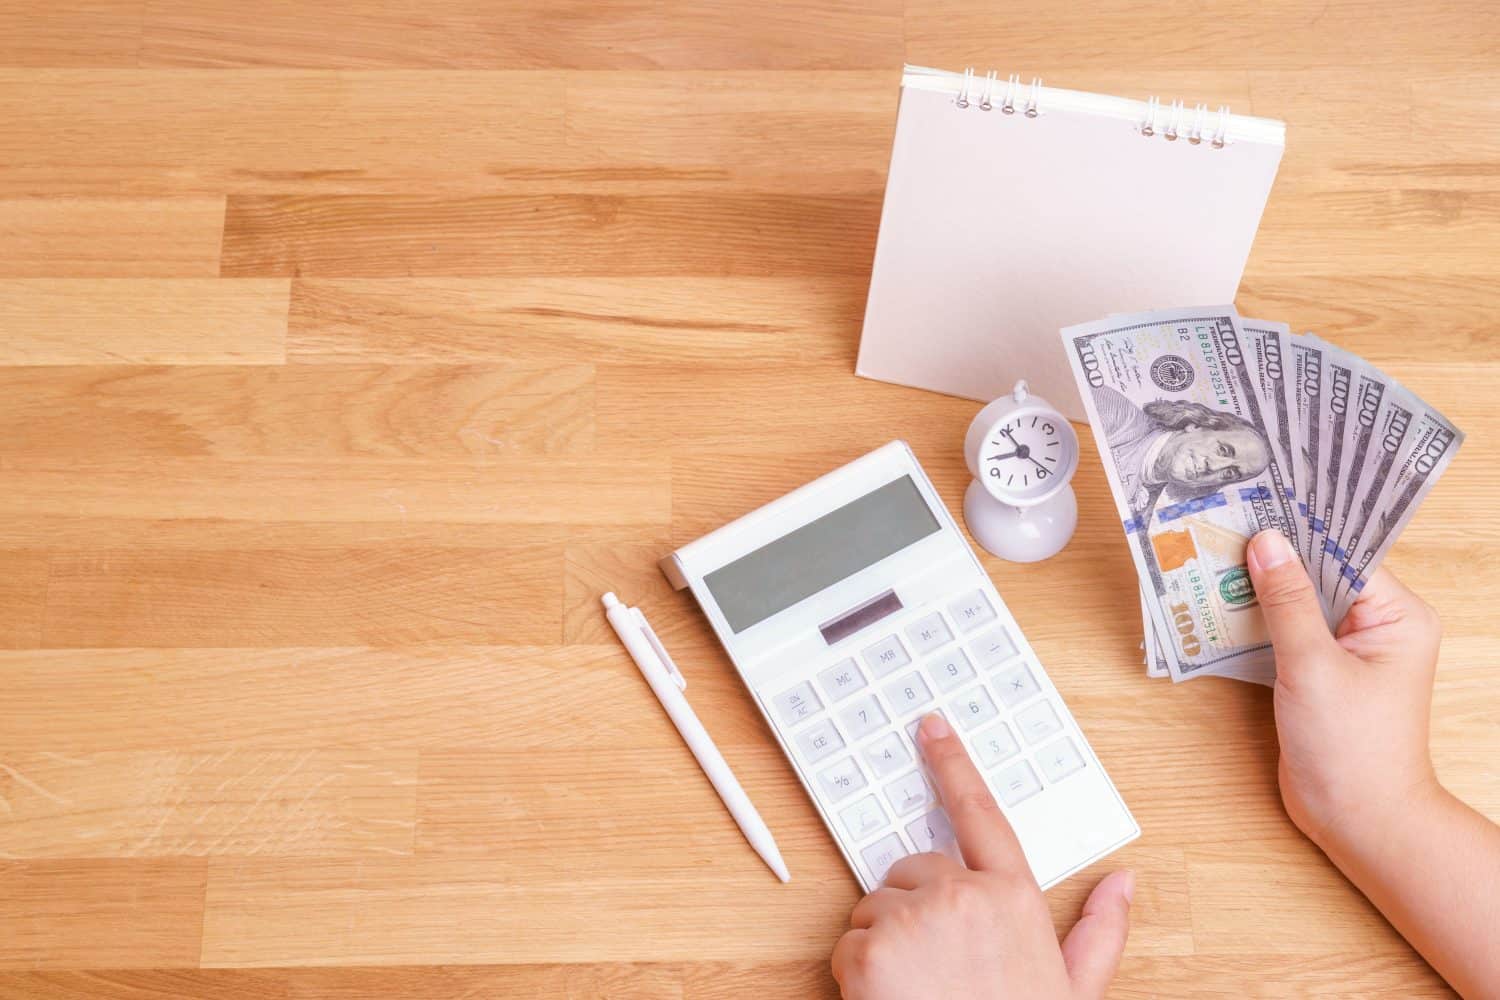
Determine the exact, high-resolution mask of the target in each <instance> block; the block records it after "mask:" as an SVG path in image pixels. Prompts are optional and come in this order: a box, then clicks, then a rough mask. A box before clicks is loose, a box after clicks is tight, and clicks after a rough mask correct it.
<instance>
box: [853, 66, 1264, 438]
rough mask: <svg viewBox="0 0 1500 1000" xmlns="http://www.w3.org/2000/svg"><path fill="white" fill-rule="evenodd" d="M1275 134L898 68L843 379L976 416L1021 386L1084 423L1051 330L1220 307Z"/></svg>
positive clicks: (1245, 247) (1127, 104)
mask: <svg viewBox="0 0 1500 1000" xmlns="http://www.w3.org/2000/svg"><path fill="white" fill-rule="evenodd" d="M986 107H987V109H986ZM1007 107H1008V108H1009V109H1010V110H1009V111H1007V110H1006V108H1007ZM1028 112H1032V114H1028ZM1283 135H1284V128H1283V126H1282V125H1281V123H1280V122H1274V121H1270V120H1267V119H1256V118H1246V117H1243V116H1237V115H1230V114H1229V113H1228V112H1227V109H1214V110H1209V109H1207V108H1205V107H1203V106H1198V107H1194V108H1187V107H1184V106H1182V105H1180V104H1177V103H1174V104H1172V105H1161V104H1159V103H1157V102H1155V101H1149V102H1142V101H1133V100H1127V99H1124V98H1113V97H1106V96H1104V95H1095V94H1084V93H1080V92H1076V91H1065V90H1057V89H1053V88H1046V87H1041V86H1039V85H1037V84H1026V85H1022V84H1019V83H1018V81H1017V80H1016V78H1012V79H1011V80H1010V81H1002V80H998V79H996V78H994V77H976V76H973V75H972V74H955V73H943V72H940V71H935V70H923V69H919V68H915V67H908V68H907V72H906V76H905V79H904V81H903V87H902V93H901V105H900V111H899V113H898V117H897V123H896V137H895V144H894V148H893V150H892V153H891V167H890V175H889V179H888V181H887V185H886V194H885V207H884V210H883V214H882V217H881V221H880V237H879V244H878V247H877V249H876V254H875V264H874V269H873V273H872V275H871V280H870V294H869V300H868V303H867V305H866V311H865V322H864V333H863V335H862V338H861V343H860V352H859V363H858V369H857V370H858V373H859V374H861V375H865V376H868V377H870V378H876V379H881V380H884V381H888V382H897V383H901V384H903V385H911V386H917V387H920V388H924V389H934V390H937V391H939V392H945V393H949V394H952V395H957V396H967V397H969V398H972V399H979V400H989V399H992V398H994V397H996V396H998V395H1000V394H1002V393H1004V392H1008V391H1010V389H1011V387H1012V385H1013V384H1014V383H1015V381H1016V380H1017V379H1020V378H1025V379H1027V380H1028V381H1029V383H1030V385H1031V389H1032V391H1033V392H1035V393H1037V394H1039V395H1041V396H1043V397H1044V398H1046V399H1047V400H1048V401H1050V402H1051V403H1052V404H1053V405H1055V406H1057V407H1058V408H1059V409H1061V410H1062V411H1063V412H1064V413H1065V414H1067V415H1068V416H1069V417H1070V418H1072V419H1074V420H1083V419H1084V413H1083V408H1082V405H1081V403H1080V401H1079V398H1078V392H1077V390H1076V388H1075V387H1074V384H1073V376H1072V374H1071V373H1070V372H1069V370H1068V366H1067V361H1066V359H1065V358H1064V356H1063V353H1062V348H1061V341H1060V340H1059V338H1058V331H1059V329H1061V328H1062V327H1064V326H1067V325H1069V324H1072V323H1079V322H1083V321H1086V320H1090V319H1097V318H1099V317H1101V316H1105V315H1107V314H1109V313H1114V312H1127V311H1134V310H1143V309H1155V308H1164V307H1167V306H1175V305H1195V304H1199V303H1204V302H1229V301H1233V299H1234V295H1235V291H1236V289H1237V288H1238V286H1239V280H1240V273H1241V272H1242V270H1243V269H1244V266H1245V260H1246V258H1247V257H1248V255H1249V253H1250V245H1251V242H1252V241H1253V239H1254V237H1255V230H1256V227H1257V226H1258V225H1259V222H1260V216H1261V211H1262V209H1263V208H1264V206H1265V202H1266V197H1267V195H1268V193H1269V192H1270V188H1271V183H1272V181H1273V180H1274V179H1275V176H1276V168H1277V165H1278V163H1279V162H1280V159H1281V152H1282V148H1283Z"/></svg>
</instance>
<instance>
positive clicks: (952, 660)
mask: <svg viewBox="0 0 1500 1000" xmlns="http://www.w3.org/2000/svg"><path fill="white" fill-rule="evenodd" d="M927 673H928V675H929V676H930V677H931V678H932V680H933V683H934V684H936V685H937V689H938V690H939V691H941V692H943V693H944V694H947V693H948V692H950V691H954V690H956V689H957V688H958V687H959V685H961V684H967V683H968V682H969V681H970V680H972V679H973V677H974V666H973V664H971V663H970V662H969V658H968V657H967V656H965V655H964V651H963V650H961V649H959V648H957V647H954V648H953V649H950V650H949V651H948V652H946V653H944V654H943V655H942V656H934V657H933V658H932V659H930V660H928V661H927Z"/></svg>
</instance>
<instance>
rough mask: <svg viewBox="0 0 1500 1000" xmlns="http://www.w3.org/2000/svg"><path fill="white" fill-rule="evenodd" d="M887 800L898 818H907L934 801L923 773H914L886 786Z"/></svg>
mask: <svg viewBox="0 0 1500 1000" xmlns="http://www.w3.org/2000/svg"><path fill="white" fill-rule="evenodd" d="M885 798H886V801H887V802H889V803H890V804H891V808H892V809H894V810H895V811H896V815H897V816H905V815H906V814H907V813H910V812H913V811H915V810H917V809H920V808H922V807H923V806H925V805H929V804H931V803H932V801H933V797H932V789H930V788H928V787H927V779H926V778H923V777H922V772H921V771H912V772H911V773H910V774H905V775H902V776H901V777H899V778H897V779H896V780H895V781H893V782H891V783H890V784H889V785H886V786H885Z"/></svg>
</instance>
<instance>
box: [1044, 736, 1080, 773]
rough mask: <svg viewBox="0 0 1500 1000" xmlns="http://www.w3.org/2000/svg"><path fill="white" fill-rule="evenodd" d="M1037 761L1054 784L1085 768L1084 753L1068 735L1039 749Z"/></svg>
mask: <svg viewBox="0 0 1500 1000" xmlns="http://www.w3.org/2000/svg"><path fill="white" fill-rule="evenodd" d="M1036 762H1037V765H1038V766H1039V767H1040V768H1041V769H1042V773H1043V774H1045V775H1046V776H1047V780H1048V781H1050V782H1053V783H1054V784H1055V783H1057V782H1059V781H1061V780H1062V779H1064V778H1066V777H1067V776H1068V775H1070V774H1073V773H1074V772H1075V771H1081V770H1083V755H1082V754H1080V753H1079V752H1078V748H1077V747H1075V746H1074V745H1073V741H1072V740H1070V739H1068V738H1067V737H1066V736H1064V737H1063V738H1062V739H1060V740H1058V741H1057V742H1056V743H1053V744H1052V745H1051V746H1047V747H1043V748H1042V749H1041V750H1039V751H1037V755H1036Z"/></svg>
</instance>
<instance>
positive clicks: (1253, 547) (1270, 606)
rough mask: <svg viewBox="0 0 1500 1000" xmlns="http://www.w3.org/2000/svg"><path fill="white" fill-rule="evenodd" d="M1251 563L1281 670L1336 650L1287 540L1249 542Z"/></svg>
mask: <svg viewBox="0 0 1500 1000" xmlns="http://www.w3.org/2000/svg"><path fill="white" fill-rule="evenodd" d="M1247 561H1248V562H1249V564H1250V582H1251V583H1253V584H1254V585H1255V596H1256V598H1257V599H1258V600H1259V601H1260V608H1261V612H1262V613H1263V614H1264V615H1265V619H1266V629H1267V631H1269V632H1270V633H1271V646H1272V647H1273V648H1274V649H1275V651H1276V663H1277V665H1278V666H1281V665H1283V664H1285V665H1288V666H1291V667H1292V669H1295V668H1296V666H1297V665H1299V664H1301V663H1305V662H1309V661H1310V660H1312V659H1313V658H1314V657H1316V656H1318V655H1320V654H1323V653H1326V652H1327V651H1329V650H1331V649H1333V648H1334V647H1336V646H1337V643H1336V642H1334V639H1333V633H1332V632H1330V631H1329V630H1328V620H1327V619H1326V618H1324V617H1323V606H1322V605H1321V604H1319V603H1318V594H1317V591H1315V590H1313V584H1312V580H1311V579H1309V577H1308V575H1307V570H1306V569H1304V568H1303V566H1302V561H1301V560H1300V559H1298V558H1297V553H1296V552H1294V551H1293V550H1292V543H1291V542H1289V541H1287V539H1286V536H1285V535H1283V534H1282V533H1281V532H1279V531H1262V532H1261V533H1260V534H1258V535H1256V536H1255V537H1254V538H1252V539H1250V548H1249V550H1248V552H1247Z"/></svg>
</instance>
